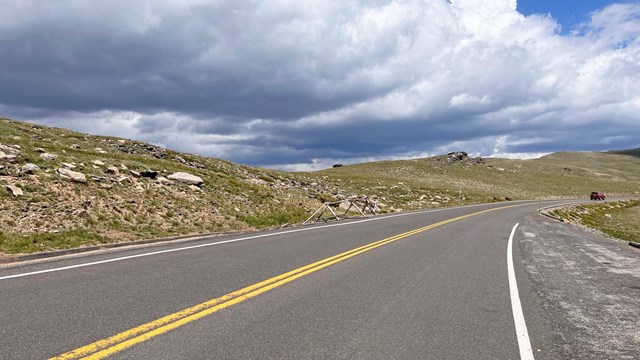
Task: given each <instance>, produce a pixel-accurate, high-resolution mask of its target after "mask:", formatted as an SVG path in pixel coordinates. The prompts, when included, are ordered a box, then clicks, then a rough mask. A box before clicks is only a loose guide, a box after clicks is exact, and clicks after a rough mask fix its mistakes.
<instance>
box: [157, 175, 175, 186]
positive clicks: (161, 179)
mask: <svg viewBox="0 0 640 360" xmlns="http://www.w3.org/2000/svg"><path fill="white" fill-rule="evenodd" d="M156 181H157V182H158V183H160V184H162V185H171V184H173V181H171V180H169V179H167V178H166V177H164V176H158V178H157V179H156Z"/></svg>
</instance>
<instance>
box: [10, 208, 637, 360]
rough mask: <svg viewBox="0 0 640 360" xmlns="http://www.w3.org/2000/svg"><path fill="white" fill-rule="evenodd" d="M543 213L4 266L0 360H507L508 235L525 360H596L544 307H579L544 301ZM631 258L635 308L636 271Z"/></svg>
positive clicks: (318, 229) (337, 227)
mask: <svg viewBox="0 0 640 360" xmlns="http://www.w3.org/2000/svg"><path fill="white" fill-rule="evenodd" d="M554 203H558V202H546V203H545V204H546V205H550V204H554ZM506 207H508V208H506ZM537 207H538V203H526V202H514V203H508V204H505V203H503V204H489V205H479V206H470V207H463V208H453V209H442V210H436V211H427V212H416V213H410V214H402V215H400V216H398V215H392V216H384V217H377V218H372V219H366V220H356V221H351V222H342V223H337V224H330V225H328V226H327V225H320V226H309V227H302V228H294V229H289V230H283V231H275V232H268V233H260V234H252V235H235V236H226V237H217V238H210V239H202V240H198V241H190V242H180V243H173V244H163V245H156V246H152V247H145V248H137V249H120V250H118V251H111V252H102V253H97V254H93V255H86V256H81V257H71V258H66V259H61V260H55V261H48V262H42V263H32V264H28V265H22V266H20V267H8V268H7V267H5V268H1V269H0V304H2V306H1V307H0V323H1V324H2V326H0V358H6V359H43V358H50V357H54V356H57V355H61V354H65V353H67V352H69V351H71V350H74V349H80V350H78V356H76V357H72V356H69V358H80V357H82V356H87V355H91V354H95V355H96V358H99V356H101V354H103V353H106V354H108V355H110V358H113V359H327V358H331V359H436V358H437V359H470V358H473V359H517V358H520V356H521V348H520V347H519V342H518V337H517V333H516V331H517V330H516V329H517V328H516V325H515V323H516V322H517V319H516V320H515V322H514V312H513V301H512V300H513V299H512V296H511V292H510V291H511V290H512V289H510V284H509V281H508V265H507V259H508V255H509V254H508V252H507V245H508V242H509V237H510V236H509V235H510V234H511V231H512V229H513V227H514V225H515V224H516V223H521V225H520V228H518V229H517V230H516V231H515V232H514V238H513V241H514V245H513V259H514V268H515V274H514V275H515V277H516V278H517V281H518V290H519V297H518V298H519V299H520V300H521V301H522V311H523V314H524V319H525V320H526V322H525V323H524V325H526V329H527V330H528V335H529V338H530V346H531V348H532V354H533V355H534V356H535V358H536V359H545V358H548V359H554V358H561V357H565V356H567V357H572V355H571V354H573V351H574V350H575V351H576V352H575V354H578V353H579V354H581V355H584V356H580V358H589V356H590V355H594V356H593V358H602V357H601V356H600V357H598V356H597V355H598V353H597V352H595V350H593V348H589V347H588V346H587V345H585V344H584V343H583V342H581V341H583V340H584V339H581V340H579V339H576V338H574V337H572V336H564V335H563V334H565V332H571V331H574V330H575V329H579V327H580V326H582V325H584V323H582V324H577V323H575V322H573V317H572V316H571V314H570V311H571V310H575V308H573V309H570V308H562V307H559V306H557V305H555V304H554V303H553V301H551V300H553V297H555V298H556V299H557V298H559V297H562V296H567V298H563V301H564V302H567V303H573V302H576V303H578V302H580V301H588V299H587V300H585V299H573V298H571V294H566V292H563V291H562V290H561V289H560V290H559V289H554V290H555V292H552V293H553V294H552V295H549V294H550V293H545V291H546V290H545V289H546V283H547V281H549V277H548V276H547V275H548V274H547V272H552V271H550V270H549V269H550V268H551V267H553V266H554V264H553V263H552V262H548V263H544V262H543V261H539V260H538V258H540V259H543V258H545V257H548V255H549V254H544V251H543V250H541V247H540V244H539V242H540V241H542V242H546V244H547V246H549V244H548V243H549V242H550V241H554V240H553V239H555V237H554V236H552V235H549V234H550V233H551V234H553V232H554V231H556V232H557V229H555V228H551V227H552V226H564V225H562V224H559V223H558V224H556V225H548V226H549V228H545V226H547V225H540V224H551V220H548V219H546V220H544V219H542V218H541V217H539V216H538V215H535V213H536V209H537ZM491 209H495V210H491ZM485 210H490V211H485ZM452 220H455V221H452ZM536 223H537V224H538V225H537V227H536V226H534V225H535V224H536ZM523 228H524V229H525V230H522V229H523ZM416 229H417V231H414V230H416ZM256 235H257V236H256ZM398 235H400V236H398ZM550 239H551V240H550ZM380 240H384V242H382V243H377V244H374V245H369V244H372V243H376V242H378V241H380ZM552 245H553V244H552ZM353 249H358V250H355V251H352V250H353ZM621 249H623V250H621V251H622V252H625V251H627V250H628V249H624V248H622V247H621ZM559 251H560V250H559ZM629 251H631V253H624V254H623V255H624V256H630V257H629V259H631V260H629V261H630V262H629V263H628V264H627V265H629V266H630V270H629V273H628V274H626V275H625V276H627V277H628V278H627V279H626V280H625V281H627V285H630V287H628V288H627V289H628V292H629V293H631V294H632V295H633V294H635V293H633V291H634V290H633V284H635V283H634V282H635V281H637V279H639V278H640V269H635V268H634V267H635V266H636V265H635V264H637V263H634V262H633V256H635V255H636V253H633V251H634V250H629ZM338 254H341V255H340V256H339V257H337V258H333V259H329V258H331V257H332V256H335V255H338ZM549 256H551V257H553V256H556V257H557V256H559V255H557V253H556V254H555V255H549ZM576 256H577V255H576ZM326 259H329V260H326ZM323 260H324V261H323ZM317 262H319V263H317ZM314 263H316V264H314ZM543 263H544V265H538V264H543ZM309 264H314V265H312V266H309V267H305V266H306V265H309ZM292 270H293V271H294V272H293V273H289V274H287V272H291V271H292ZM636 270H639V271H638V272H637V273H636V272H635V271H636ZM536 271H537V274H534V273H535V272H536ZM282 274H285V275H284V276H281V277H278V276H279V275H282ZM534 275H535V276H534ZM636 275H638V277H636ZM596 278H597V276H594V278H593V279H596ZM561 279H562V280H558V281H570V280H567V279H566V278H562V277H561ZM265 280H268V281H267V282H266V283H264V282H263V281H265ZM554 281H555V280H554ZM594 281H596V280H594ZM261 282H263V283H261ZM256 284H258V285H256ZM254 285H255V286H254ZM555 285H556V284H555V283H554V286H555ZM578 288H579V287H578ZM238 290H240V292H238ZM572 291H573V290H572ZM234 292H235V293H234ZM579 296H588V294H586V295H585V294H582V293H580V294H579ZM221 297H222V298H221ZM636 298H637V296H636ZM622 300H624V301H629V302H630V303H631V304H632V305H633V304H634V301H636V303H635V304H636V305H637V300H634V299H633V296H632V297H630V298H625V299H622ZM600 305H602V306H606V305H607V304H600ZM194 306H196V308H193V307H194ZM636 308H640V307H638V306H636ZM181 311H182V312H181ZM636 313H637V312H636ZM167 316H168V317H167ZM608 320H609V319H607V321H608ZM596 323H598V321H596ZM140 325H144V326H143V327H142V328H140ZM634 326H635V325H633V323H632V324H631V325H629V327H628V328H627V329H628V330H630V331H631V332H632V333H633V331H636V330H637V328H634ZM581 334H586V335H585V336H587V337H588V336H592V337H599V338H600V339H601V340H600V341H601V343H603V342H604V343H607V341H606V336H607V335H606V334H594V333H588V332H585V331H583V332H582V333H581ZM638 334H640V331H639V332H638ZM114 335H116V338H111V339H109V338H110V337H112V336H114ZM603 337H604V338H603ZM521 338H522V337H521ZM104 339H109V340H108V341H106V342H102V343H97V344H96V342H98V341H100V340H104ZM631 339H632V341H633V337H632V338H631ZM639 339H640V336H639ZM587 341H588V339H587ZM87 345H89V346H88V347H87ZM520 345H522V343H521V344H520ZM631 345H633V343H632V344H631ZM525 348H526V346H525ZM612 348H615V349H614V350H615V351H618V352H617V353H616V352H609V354H614V353H615V354H617V355H620V356H623V357H624V356H635V355H638V353H637V352H636V353H634V352H635V351H637V350H635V349H634V348H633V347H632V348H628V349H626V350H625V348H623V347H620V346H613V345H612ZM636 349H637V347H636ZM525 355H526V354H525ZM631 358H633V357H631Z"/></svg>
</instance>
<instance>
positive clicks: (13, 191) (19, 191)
mask: <svg viewBox="0 0 640 360" xmlns="http://www.w3.org/2000/svg"><path fill="white" fill-rule="evenodd" d="M7 190H8V191H9V193H11V195H13V196H22V195H24V193H23V192H22V189H20V188H19V187H17V186H13V185H7Z"/></svg>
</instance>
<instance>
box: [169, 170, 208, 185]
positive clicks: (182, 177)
mask: <svg viewBox="0 0 640 360" xmlns="http://www.w3.org/2000/svg"><path fill="white" fill-rule="evenodd" d="M168 178H169V179H171V180H175V181H179V182H183V183H185V184H189V185H198V186H200V185H202V184H204V181H203V180H202V179H201V178H200V177H199V176H195V175H192V174H189V173H185V172H177V173H173V174H171V175H169V176H168Z"/></svg>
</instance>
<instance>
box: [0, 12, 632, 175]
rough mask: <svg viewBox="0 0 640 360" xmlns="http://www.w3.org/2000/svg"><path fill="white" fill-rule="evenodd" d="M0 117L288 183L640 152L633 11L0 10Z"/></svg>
mask: <svg viewBox="0 0 640 360" xmlns="http://www.w3.org/2000/svg"><path fill="white" fill-rule="evenodd" d="M0 49H1V51H0V115H3V116H6V117H10V118H14V119H20V120H28V121H34V122H39V123H44V124H49V125H54V126H59V127H66V128H71V129H74V130H78V131H83V132H88V133H93V134H104V135H115V136H122V137H125V138H132V139H138V140H143V141H147V142H152V143H155V144H159V145H163V146H166V147H169V148H172V149H176V150H181V151H187V152H192V153H198V154H203V155H208V156H214V157H218V158H223V159H227V160H231V161H234V162H238V163H243V164H249V165H257V166H264V167H271V168H279V169H286V170H302V169H318V168H323V167H327V166H331V165H332V164H334V163H344V164H349V163H355V162H362V161H371V160H382V159H398V158H412V157H421V156H429V155H433V154H439V153H443V152H447V151H454V150H466V151H467V152H469V153H472V154H478V155H482V156H503V157H519V158H523V157H535V156H539V155H540V154H544V153H548V152H554V151H560V150H575V151H589V150H609V149H626V148H636V147H640V1H638V0H635V1H624V2H620V1H618V2H616V1H598V0H593V1H590V0H563V1H556V0H545V1H543V0H528V1H525V0H520V1H518V2H516V0H397V1H393V0H209V1H204V0H180V1H178V0H136V1H130V0H126V1H124V0H108V1H107V0H104V1H103V0H57V1H38V0H32V1H27V0H0Z"/></svg>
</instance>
